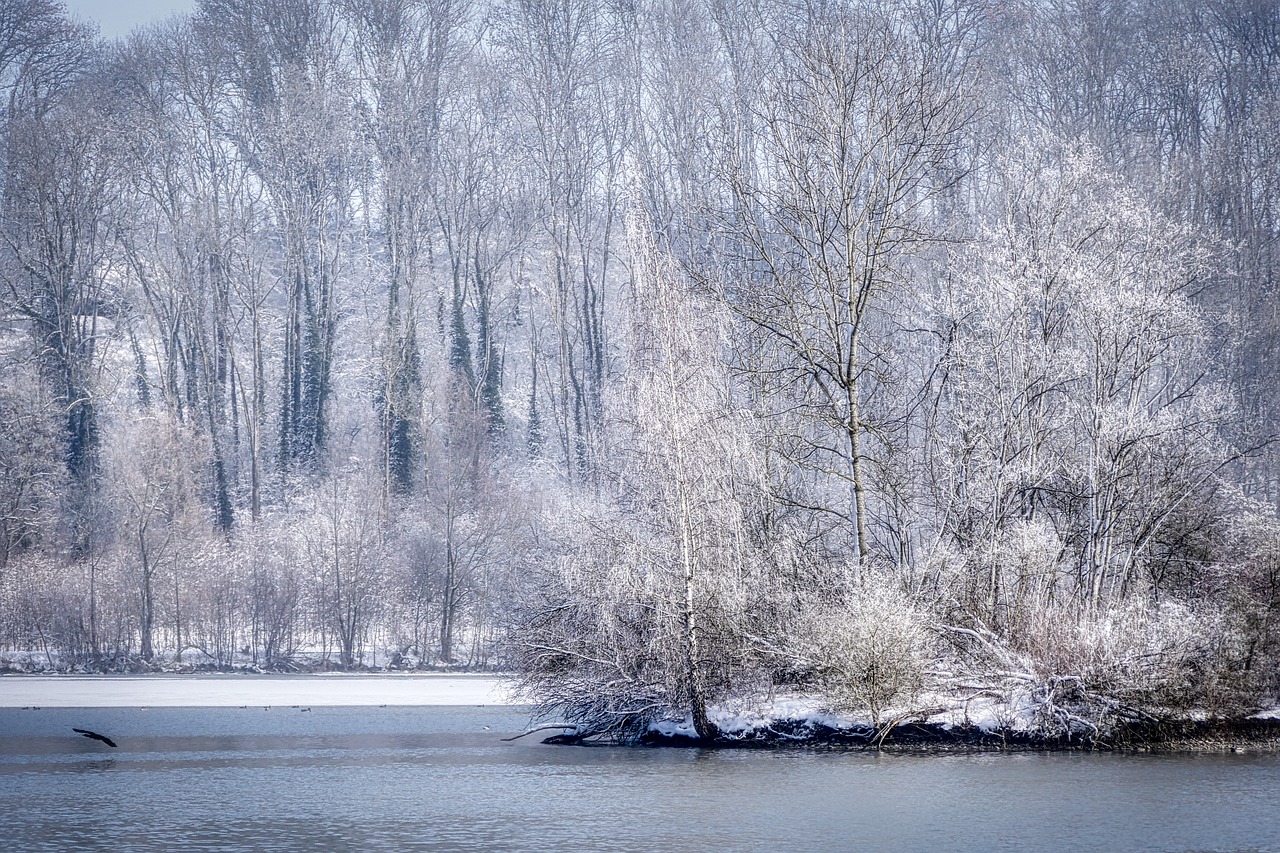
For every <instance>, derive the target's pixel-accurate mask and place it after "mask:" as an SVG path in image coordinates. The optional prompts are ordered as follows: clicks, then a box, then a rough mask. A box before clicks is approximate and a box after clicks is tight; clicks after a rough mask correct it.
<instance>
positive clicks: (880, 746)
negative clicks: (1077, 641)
mask: <svg viewBox="0 0 1280 853" xmlns="http://www.w3.org/2000/svg"><path fill="white" fill-rule="evenodd" d="M546 741H547V742H550V743H561V744H569V743H574V742H577V739H576V738H575V737H574V736H573V735H572V734H561V735H555V736H552V737H550V738H547V739H546ZM641 743H642V744H644V745H646V746H670V747H714V748H739V749H741V748H745V749H772V748H811V749H873V750H881V751H889V752H921V751H923V752H953V751H1006V750H1007V751H1060V750H1115V751H1140V752H1204V753H1211V752H1280V719H1277V718H1276V717H1275V716H1267V715H1254V716H1250V717H1238V718H1222V719H1186V718H1184V719H1171V720H1147V721H1142V722H1133V723H1127V724H1124V725H1118V726H1116V727H1114V728H1113V729H1111V730H1109V731H1100V732H1084V733H1070V734H1055V735H1048V734H1045V733H1043V732H1041V731H1037V730H1034V729H1025V728H1011V727H999V726H996V727H992V726H977V725H951V724H949V723H937V722H924V721H911V722H897V723H890V724H886V725H884V726H880V727H876V726H871V725H868V724H862V723H852V724H843V725H841V724H837V725H832V724H830V723H826V722H817V721H814V720H813V719H809V718H795V719H777V720H773V721H771V722H770V723H769V724H768V725H763V726H755V727H751V728H749V729H739V730H736V731H721V732H720V734H719V735H718V736H717V737H715V738H713V739H712V740H710V741H706V740H702V739H699V738H697V737H696V736H694V735H693V734H692V733H691V732H690V731H688V730H687V729H686V728H685V727H684V726H682V725H662V724H659V725H656V726H655V727H654V728H653V729H651V730H650V731H649V732H648V733H647V734H646V735H645V736H644V737H643V738H642V739H641Z"/></svg>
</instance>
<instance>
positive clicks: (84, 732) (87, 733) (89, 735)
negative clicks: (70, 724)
mask: <svg viewBox="0 0 1280 853" xmlns="http://www.w3.org/2000/svg"><path fill="white" fill-rule="evenodd" d="M71 731H73V732H76V733H77V734H82V735H84V736H85V737H87V738H89V739H91V740H100V741H102V742H103V743H105V744H106V745H107V746H110V747H113V748H114V747H115V745H116V742H115V741H113V740H112V739H111V738H109V737H107V736H106V735H100V734H98V733H97V732H91V731H89V730H88V729H72V730H71Z"/></svg>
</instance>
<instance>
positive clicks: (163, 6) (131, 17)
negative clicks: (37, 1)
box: [0, 0, 196, 38]
mask: <svg viewBox="0 0 1280 853" xmlns="http://www.w3.org/2000/svg"><path fill="white" fill-rule="evenodd" d="M3 2H4V0H0V3H3ZM62 2H63V3H65V4H66V7H67V10H68V11H69V12H70V13H71V15H72V17H75V18H79V19H81V20H86V21H94V22H96V23H97V24H98V26H99V27H100V29H101V32H102V36H103V37H104V38H119V37H120V36H124V35H128V34H129V31H130V30H132V29H133V28H134V27H136V26H138V25H139V24H149V23H152V22H153V21H163V20H164V19H165V18H168V17H169V16H170V15H172V14H174V13H175V12H191V11H192V10H194V9H195V7H196V0H62Z"/></svg>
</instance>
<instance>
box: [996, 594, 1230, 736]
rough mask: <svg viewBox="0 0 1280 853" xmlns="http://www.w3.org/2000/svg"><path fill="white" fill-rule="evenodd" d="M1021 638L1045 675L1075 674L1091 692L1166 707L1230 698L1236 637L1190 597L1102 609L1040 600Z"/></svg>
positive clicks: (1021, 646)
mask: <svg viewBox="0 0 1280 853" xmlns="http://www.w3.org/2000/svg"><path fill="white" fill-rule="evenodd" d="M1021 628H1022V633H1021V635H1020V636H1018V637H1016V638H1013V641H1014V644H1015V646H1016V647H1017V648H1018V650H1019V651H1020V652H1022V653H1023V654H1025V656H1026V657H1027V659H1028V660H1029V661H1030V662H1031V666H1032V668H1033V670H1034V672H1033V674H1034V675H1035V676H1036V677H1037V678H1038V679H1039V680H1041V681H1044V680H1048V679H1064V678H1067V679H1072V680H1073V681H1074V682H1076V683H1078V684H1079V686H1080V688H1081V689H1082V690H1084V691H1087V692H1088V693H1091V694H1094V695H1096V696H1100V697H1106V698H1107V699H1109V700H1114V701H1115V702H1118V703H1122V704H1124V705H1128V706H1133V707H1137V708H1142V709H1144V710H1146V711H1155V712H1159V711H1161V710H1164V709H1170V708H1189V707H1197V708H1203V709H1206V710H1210V711H1213V710H1217V709H1218V707H1219V706H1221V705H1222V704H1223V703H1224V702H1227V701H1228V700H1229V696H1228V694H1229V693H1230V690H1229V685H1230V681H1231V678H1230V671H1231V669H1232V666H1233V663H1232V659H1233V657H1234V653H1233V648H1234V647H1235V645H1236V642H1235V637H1234V635H1233V632H1232V631H1231V629H1230V626H1229V625H1228V624H1227V623H1226V622H1225V621H1224V620H1223V619H1222V617H1221V616H1219V615H1218V614H1214V613H1207V612H1199V611H1197V610H1195V609H1193V608H1191V607H1189V606H1188V605H1186V604H1183V603H1177V602H1165V603H1162V604H1159V605H1155V604H1149V603H1146V602H1141V601H1132V602H1129V603H1128V604H1126V605H1124V606H1120V607H1115V608H1111V609H1109V610H1107V611H1104V612H1102V613H1099V614H1096V615H1090V614H1082V613H1078V612H1077V613H1072V612H1070V611H1067V610H1066V609H1064V608H1061V607H1040V608H1036V609H1034V610H1032V611H1030V612H1029V613H1027V615H1026V619H1025V620H1024V621H1023V623H1022V626H1021Z"/></svg>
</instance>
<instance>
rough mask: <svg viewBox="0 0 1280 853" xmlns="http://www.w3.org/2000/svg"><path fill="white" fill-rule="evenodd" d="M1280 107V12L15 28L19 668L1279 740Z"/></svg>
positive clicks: (1092, 8)
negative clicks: (1226, 718) (278, 673)
mask: <svg viewBox="0 0 1280 853" xmlns="http://www.w3.org/2000/svg"><path fill="white" fill-rule="evenodd" d="M1278 68H1280V7H1278V5H1277V4H1276V3H1275V2H1272V0H1203V2H1201V0H1188V2H1182V3H1166V2H1137V0H1089V1H1088V2H1079V3H1058V4H1048V5H1046V4H1040V3H1034V2H1026V3H1000V4H995V3H989V2H984V0H884V2H872V1H871V0H864V1H863V2H841V1H840V0H830V2H817V0H815V2H781V0H779V2H773V0H768V1H767V2H732V0H689V2H652V3H621V2H618V3H599V2H586V0H584V1H583V2H578V0H567V2H557V3H545V2H540V0H509V2H492V3H482V2H475V3H460V2H454V0H361V2H354V0H351V2H342V0H256V2H250V0H202V2H200V3H199V5H198V7H197V11H196V13H195V14H194V16H192V17H191V18H189V19H178V20H175V21H173V22H170V23H169V24H165V25H162V26H157V27H153V28H150V29H147V30H144V31H140V32H137V33H135V34H134V35H132V36H131V37H130V38H128V39H126V40H124V41H122V42H119V43H111V44H104V43H102V42H99V41H96V40H95V39H94V38H93V37H92V34H91V33H89V32H87V31H86V30H85V29H84V28H83V27H81V26H80V25H77V24H75V23H74V22H71V21H69V20H68V18H67V17H66V15H65V12H64V10H63V9H62V8H61V7H60V4H58V3H56V2H53V0H11V2H8V3H6V4H4V6H3V7H2V8H0V86H2V87H3V93H4V95H5V97H6V99H7V103H8V104H9V109H8V110H7V112H6V114H5V117H4V125H3V158H4V159H3V166H4V171H3V228H2V231H3V237H4V244H3V247H2V249H3V256H2V258H0V276H2V277H3V283H4V294H3V307H4V322H5V325H4V334H3V339H2V343H3V353H2V355H3V358H4V364H5V366H4V372H3V377H4V378H3V387H2V388H0V417H2V418H3V426H2V428H0V441H3V442H4V449H3V452H2V453H0V465H3V466H4V474H3V486H2V489H3V493H2V494H0V506H2V507H3V508H2V509H0V590H3V596H4V598H3V605H2V609H0V643H3V644H4V645H6V646H8V647H9V648H13V649H28V650H29V649H40V650H42V653H43V654H45V655H46V659H47V661H48V662H50V663H54V664H56V665H58V666H89V667H104V666H117V667H118V666H126V665H131V662H133V663H136V662H137V661H144V662H150V663H153V664H154V663H156V662H159V661H161V660H164V661H171V660H173V659H175V658H176V657H178V656H182V658H183V659H184V660H187V661H195V662H200V663H212V664H216V665H222V666H225V665H231V664H232V663H238V662H239V663H243V662H248V661H250V660H251V661H253V662H256V663H258V664H259V665H264V666H269V667H281V666H288V665H290V664H291V663H296V662H297V661H298V660H299V659H300V658H301V657H302V656H303V655H304V654H305V653H309V654H314V653H316V651H317V650H319V651H320V653H321V654H324V655H327V656H329V657H331V659H332V661H333V662H334V663H336V664H338V665H342V666H347V667H351V666H358V665H367V664H370V663H372V662H373V658H372V652H373V650H375V649H377V650H378V654H381V655H382V656H383V658H384V659H387V658H388V655H390V654H394V655H395V659H396V660H397V662H399V661H417V660H421V661H426V662H440V663H449V664H471V665H502V666H514V667H516V668H518V669H519V670H520V671H521V672H522V673H523V675H524V679H525V681H524V683H525V685H526V687H527V688H528V689H529V690H530V695H531V696H532V697H533V698H534V699H535V700H536V701H537V702H539V703H540V707H541V709H542V710H543V711H544V712H546V713H548V714H559V715H562V716H566V717H568V718H569V719H570V720H572V721H573V722H575V723H578V724H580V725H581V726H582V731H583V732H591V733H599V734H606V735H616V734H623V735H625V734H627V733H629V732H634V731H637V730H638V729H639V728H642V727H643V726H644V725H647V721H649V720H650V719H652V718H654V717H662V716H669V715H673V714H674V715H677V716H680V715H684V714H688V715H689V716H690V718H691V720H692V724H693V725H694V727H695V728H696V729H697V730H698V731H699V732H700V733H704V734H705V733H709V732H711V730H712V727H713V723H712V722H710V721H709V719H708V717H707V709H708V708H709V707H712V706H715V705H723V704H725V703H732V702H739V701H747V700H749V699H751V698H753V697H759V696H765V695H769V694H770V693H772V692H773V691H774V690H777V689H792V688H794V689H802V690H811V691H817V692H820V693H823V694H825V695H826V696H828V697H830V699H831V702H832V703H833V705H835V706H840V707H851V708H859V709H863V710H869V711H870V712H871V715H872V716H873V717H879V716H880V714H881V713H882V712H883V711H884V710H885V709H887V708H889V707H891V706H892V707H897V706H901V705H902V704H903V703H904V702H905V703H908V704H909V702H910V699H911V697H912V696H918V695H923V693H924V692H929V691H932V692H933V693H935V694H937V693H938V691H942V692H944V693H948V695H950V693H954V691H959V690H961V688H962V687H963V688H965V689H972V690H977V691H986V692H987V693H991V694H998V695H1001V696H1003V697H1005V698H1006V699H1009V701H1013V699H1012V697H1013V696H1014V694H1015V693H1018V691H1023V692H1027V691H1030V692H1029V693H1027V695H1033V696H1035V697H1038V698H1037V699H1036V701H1037V702H1038V703H1039V704H1038V705H1037V707H1038V708H1041V709H1048V710H1044V713H1045V714H1046V715H1047V717H1046V719H1047V720H1048V721H1049V722H1050V723H1052V724H1053V725H1064V726H1065V725H1070V724H1071V723H1070V718H1071V717H1072V716H1074V717H1075V718H1076V719H1083V718H1085V716H1087V715H1084V716H1082V712H1081V709H1082V707H1083V706H1084V705H1088V706H1089V707H1090V708H1093V709H1095V710H1097V709H1101V710H1099V711H1098V713H1097V714H1094V716H1093V717H1089V719H1094V720H1096V719H1098V714H1102V713H1104V712H1105V713H1112V712H1114V710H1115V709H1116V708H1118V707H1128V706H1130V705H1134V706H1142V707H1157V706H1164V705H1172V704H1177V703H1179V702H1181V703H1193V704H1198V705H1200V706H1208V707H1213V708H1217V707H1223V708H1226V707H1244V706H1247V705H1248V704H1249V703H1251V702H1254V701H1257V700H1258V698H1259V697H1261V696H1263V695H1265V694H1266V693H1267V692H1268V691H1271V690H1274V687H1275V676H1276V661H1277V658H1276V641H1277V639H1278V637H1277V633H1276V629H1275V627H1274V623H1275V617H1276V615H1277V612H1278V611H1277V608H1278V607H1280V603H1278V599H1277V596H1278V595H1280V558H1278V557H1277V549H1278V548H1280V527H1277V524H1276V520H1275V515H1274V507H1275V502H1276V488H1277V484H1276V474H1277V470H1278V469H1277V459H1276V456H1275V454H1274V451H1273V449H1272V437H1273V436H1274V434H1275V433H1276V426H1277V416H1278V413H1277V407H1276V399H1277V398H1276V394H1277V391H1278V390H1280V389H1277V385H1276V376H1277V367H1278V366H1280V365H1277V363H1276V361H1277V355H1276V353H1277V348H1276V341H1277V334H1278V332H1280V329H1277V325H1276V319H1275V311H1274V292H1273V290H1274V287H1275V282H1276V275H1277V271H1278V270H1280V258H1277V256H1276V250H1275V246H1276V245H1277V241H1276V237H1277V227H1278V226H1277V220H1276V205H1277V201H1278V200H1280V131H1277V121H1276V119H1277V116H1278V115H1280V112H1277V109H1278V105H1280V97H1278V96H1280V79H1278V76H1277V69H1278ZM383 650H385V651H383ZM380 663H381V661H380ZM993 673H1004V675H1002V676H999V677H997V676H995V675H993ZM1010 673H1013V674H1015V675H1016V676H1017V677H1016V678H1014V680H1013V681H1010V680H1009V678H1011V677H1013V676H1010ZM1018 679H1021V680H1018ZM1020 685H1021V686H1020ZM1018 695H1021V694H1018ZM1082 703H1083V704H1082ZM1072 709H1074V710H1072Z"/></svg>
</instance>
